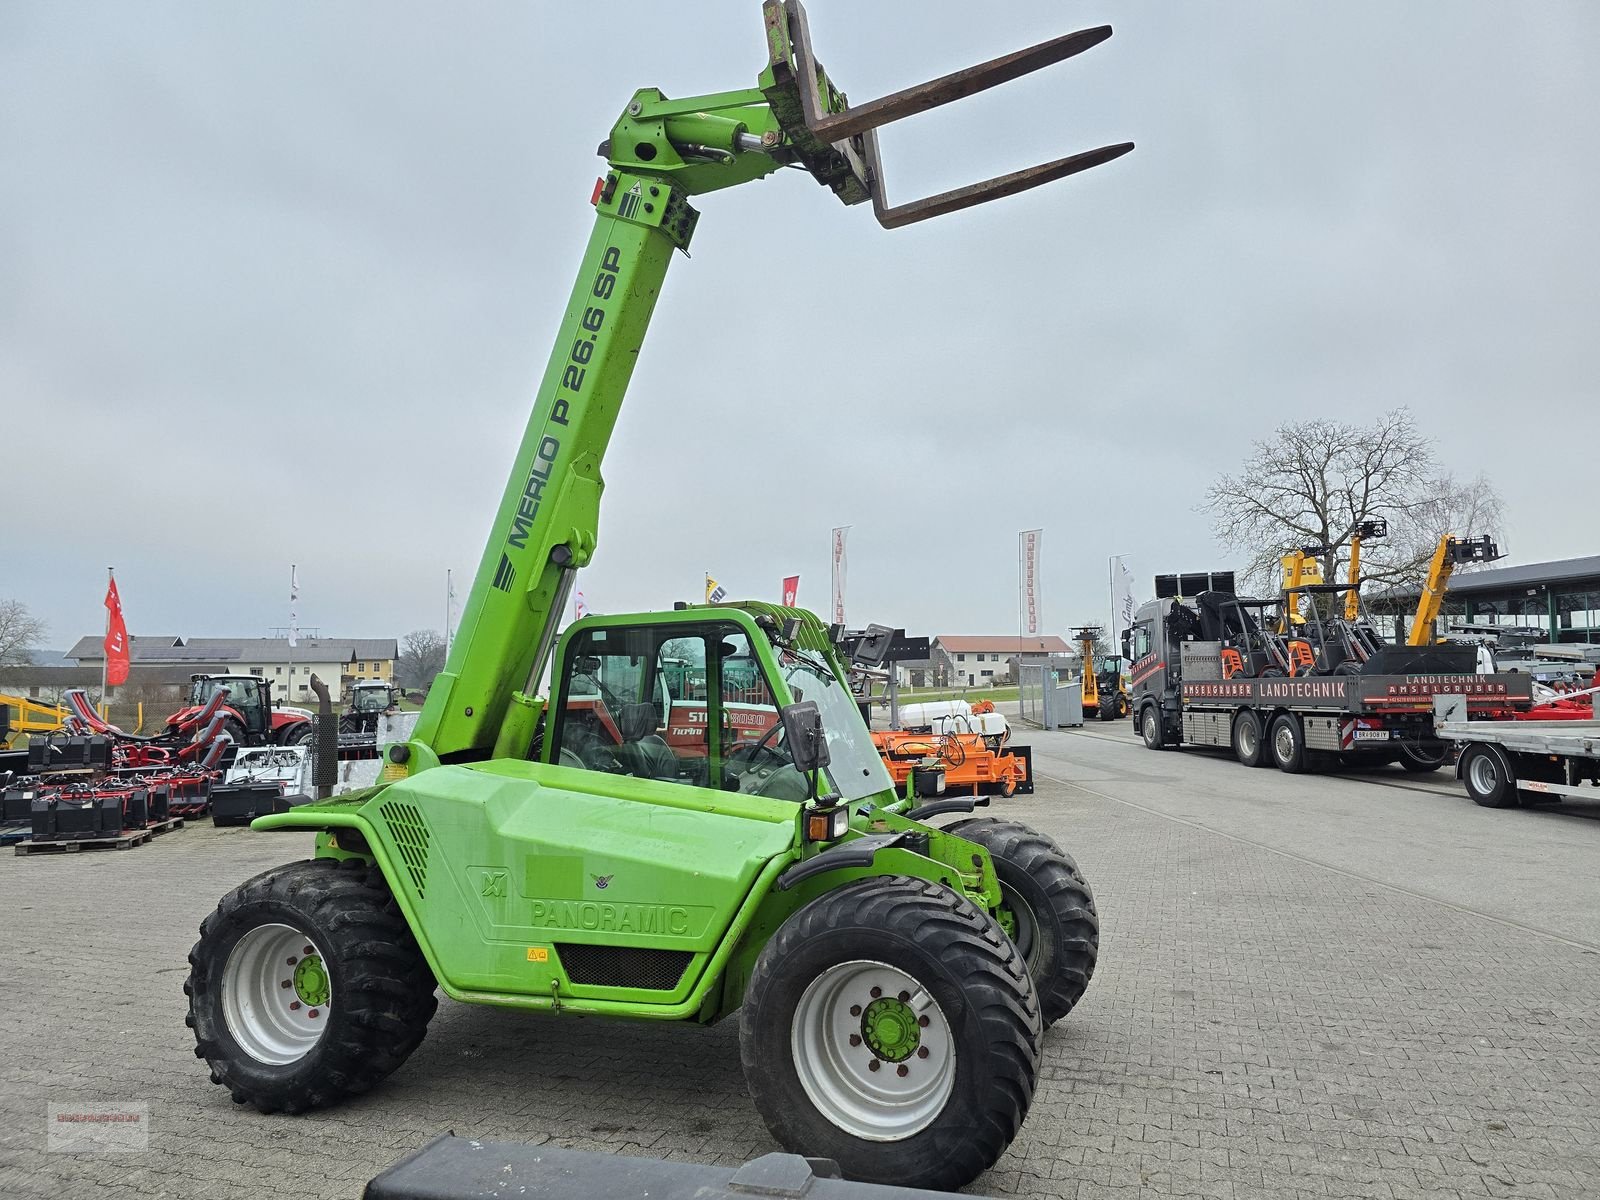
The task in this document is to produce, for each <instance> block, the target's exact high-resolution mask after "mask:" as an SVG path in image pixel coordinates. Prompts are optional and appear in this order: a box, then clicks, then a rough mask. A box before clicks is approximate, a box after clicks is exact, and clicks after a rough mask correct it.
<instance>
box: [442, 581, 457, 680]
mask: <svg viewBox="0 0 1600 1200" xmlns="http://www.w3.org/2000/svg"><path fill="white" fill-rule="evenodd" d="M453 595H455V585H454V584H452V583H451V582H450V568H449V567H446V568H445V569H444V656H445V658H446V659H448V658H449V657H450V597H451V596H453Z"/></svg>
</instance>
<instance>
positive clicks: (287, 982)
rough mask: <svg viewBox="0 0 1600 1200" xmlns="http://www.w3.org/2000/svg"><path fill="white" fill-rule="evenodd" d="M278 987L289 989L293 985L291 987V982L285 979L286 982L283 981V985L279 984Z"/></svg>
mask: <svg viewBox="0 0 1600 1200" xmlns="http://www.w3.org/2000/svg"><path fill="white" fill-rule="evenodd" d="M278 986H279V987H289V986H291V985H290V983H289V981H288V980H287V979H285V980H284V981H283V982H282V983H280V984H279V985H278Z"/></svg>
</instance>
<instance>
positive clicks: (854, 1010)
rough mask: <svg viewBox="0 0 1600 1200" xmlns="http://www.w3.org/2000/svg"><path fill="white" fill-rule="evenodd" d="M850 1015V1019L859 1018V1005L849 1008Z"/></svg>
mask: <svg viewBox="0 0 1600 1200" xmlns="http://www.w3.org/2000/svg"><path fill="white" fill-rule="evenodd" d="M850 1015H851V1016H852V1017H859V1016H860V1015H861V1005H859V1004H852V1005H851V1006H850Z"/></svg>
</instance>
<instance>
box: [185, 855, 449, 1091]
mask: <svg viewBox="0 0 1600 1200" xmlns="http://www.w3.org/2000/svg"><path fill="white" fill-rule="evenodd" d="M307 947H310V952H309V953H308V952H306V948H307ZM189 967H190V970H189V979H188V982H186V983H185V984H184V985H183V990H184V992H185V994H186V995H188V997H189V1016H188V1018H187V1023H188V1025H189V1027H190V1028H191V1029H193V1030H194V1036H195V1051H194V1052H195V1056H196V1057H198V1058H203V1059H205V1060H206V1062H207V1063H209V1064H210V1066H211V1082H213V1083H216V1084H220V1085H221V1086H223V1087H225V1088H227V1089H228V1092H229V1093H230V1094H231V1095H232V1097H233V1099H234V1102H235V1103H237V1104H253V1105H255V1106H256V1108H258V1109H260V1110H261V1111H262V1112H265V1113H271V1112H289V1113H298V1112H304V1111H305V1110H307V1109H311V1108H323V1107H326V1106H327V1105H330V1104H336V1103H338V1102H339V1101H341V1100H343V1099H345V1098H346V1097H347V1096H354V1095H359V1094H360V1093H362V1092H365V1091H368V1090H369V1089H371V1088H372V1087H373V1086H374V1085H375V1084H377V1083H378V1082H380V1081H381V1080H383V1079H384V1078H385V1077H386V1076H388V1075H389V1074H390V1073H391V1072H393V1071H394V1070H396V1069H397V1068H398V1067H399V1066H400V1065H401V1064H402V1063H403V1062H405V1060H406V1058H407V1057H408V1056H409V1055H410V1054H411V1052H412V1051H413V1050H415V1049H416V1048H417V1046H418V1045H419V1044H420V1043H421V1042H422V1039H423V1037H424V1036H425V1035H426V1034H427V1031H428V1021H429V1019H430V1018H431V1017H432V1016H433V1012H434V1009H435V1008H436V1007H437V1005H438V1001H437V1000H436V999H435V997H434V986H435V985H434V978H433V973H432V971H430V970H429V968H428V964H427V962H426V960H425V959H424V958H423V957H422V953H421V951H420V950H418V948H417V944H416V940H415V939H414V938H413V937H412V936H411V930H410V928H409V927H408V926H407V925H406V921H405V918H404V917H403V916H401V914H400V910H399V908H398V906H397V905H396V904H395V902H394V898H393V896H392V895H390V893H389V888H388V885H387V884H386V883H385V882H384V879H383V873H382V872H381V871H379V870H378V869H377V868H376V867H372V866H369V865H368V864H366V863H364V862H361V861H359V860H355V859H351V860H345V861H335V860H332V859H313V860H311V861H309V862H297V863H290V864H288V865H287V866H282V867H274V868H273V869H272V870H270V871H266V872H264V873H262V874H260V875H257V876H256V877H255V878H254V879H251V880H249V881H248V882H246V883H243V884H241V885H240V886H239V887H237V888H235V889H234V890H233V891H231V892H229V893H228V894H227V895H226V896H224V897H223V898H222V902H221V903H220V904H218V905H217V910H216V911H215V912H214V913H212V914H211V915H209V916H208V917H206V919H205V920H204V921H203V922H201V925H200V940H199V941H198V942H196V943H195V946H194V949H193V950H191V951H190V952H189Z"/></svg>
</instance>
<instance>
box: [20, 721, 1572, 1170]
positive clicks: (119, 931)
mask: <svg viewBox="0 0 1600 1200" xmlns="http://www.w3.org/2000/svg"><path fill="white" fill-rule="evenodd" d="M1033 740H1034V741H1035V743H1036V745H1037V747H1038V752H1039V770H1040V771H1041V773H1042V774H1044V775H1046V776H1049V777H1050V779H1047V780H1044V781H1042V782H1041V786H1040V788H1039V791H1038V793H1037V794H1036V795H1034V796H1032V797H1028V798H1016V799H1013V800H1011V801H1005V802H999V803H997V804H996V805H995V809H994V810H992V811H1000V812H1004V813H1006V814H1007V815H1011V816H1016V817H1018V818H1020V819H1023V820H1027V821H1030V822H1032V823H1034V824H1035V825H1037V826H1038V827H1039V828H1041V829H1043V830H1046V831H1047V832H1050V833H1052V834H1053V835H1055V836H1056V837H1057V838H1058V839H1060V840H1061V841H1062V842H1063V843H1065V844H1066V845H1067V846H1068V847H1069V848H1070V849H1071V850H1072V851H1073V852H1074V853H1075V854H1077V855H1078V857H1079V859H1080V861H1081V863H1082V865H1083V867H1084V869H1085V871H1086V872H1087V873H1088V875H1089V877H1090V879H1091V881H1092V882H1093V884H1094V887H1095V889H1096V893H1097V896H1098V899H1099V903H1100V910H1101V915H1102V921H1103V923H1104V938H1103V945H1102V958H1101V966H1100V971H1099V974H1098V975H1097V977H1096V979H1095V981H1094V984H1093V985H1092V987H1091V988H1090V991H1089V994H1088V996H1087V997H1086V998H1085V1000H1084V1002H1083V1003H1082V1005H1080V1007H1079V1008H1078V1010H1077V1011H1076V1012H1074V1013H1073V1014H1072V1015H1071V1016H1070V1017H1068V1018H1067V1019H1066V1020H1065V1021H1064V1022H1062V1023H1061V1024H1060V1025H1058V1026H1057V1027H1056V1028H1055V1030H1053V1031H1052V1033H1051V1034H1050V1036H1049V1038H1048V1039H1047V1050H1046V1059H1045V1065H1044V1070H1043V1075H1042V1078H1041V1080H1040V1086H1039V1091H1038V1095H1037V1098H1036V1100H1035V1103H1034V1107H1033V1111H1032V1115H1031V1116H1030V1117H1029V1119H1028V1122H1027V1124H1026V1126H1025V1127H1024V1129H1023V1132H1022V1135H1021V1136H1020V1137H1019V1138H1018V1140H1017V1141H1016V1142H1015V1143H1014V1145H1013V1146H1012V1148H1011V1150H1010V1152H1009V1153H1008V1154H1007V1155H1006V1156H1005V1157H1004V1158H1003V1159H1002V1161H1001V1162H1000V1164H999V1165H998V1166H997V1167H996V1168H995V1169H994V1170H993V1171H991V1172H990V1173H989V1174H988V1175H987V1176H985V1177H984V1178H983V1179H981V1180H979V1181H978V1182H977V1183H976V1184H975V1185H974V1186H973V1187H972V1188H971V1189H970V1190H971V1191H974V1192H978V1193H986V1194H992V1195H1004V1196H1023V1197H1047V1196H1049V1197H1057V1196H1059V1197H1083V1198H1085V1200H1088V1198H1094V1200H1101V1198H1109V1197H1128V1198H1130V1200H1131V1198H1134V1197H1155V1196H1162V1197H1165V1196H1198V1197H1221V1198H1230V1197H1235V1198H1239V1200H1244V1198H1249V1197H1324V1196H1332V1197H1380V1198H1383V1200H1410V1198H1413V1197H1417V1198H1421V1197H1429V1198H1440V1200H1443V1198H1450V1200H1455V1198H1457V1197H1496V1198H1499V1197H1529V1198H1556V1197H1578V1196H1589V1195H1596V1194H1600V1149H1597V1148H1600V1116H1597V1110H1596V1102H1597V1099H1600V1096H1597V1093H1600V1050H1597V1048H1596V1046H1597V1038H1596V1034H1597V1032H1600V1028H1597V1026H1600V1020H1597V1015H1596V1003H1597V1002H1596V997H1597V996H1600V945H1596V944H1593V943H1595V942H1597V941H1600V939H1597V938H1594V937H1592V936H1590V930H1589V926H1588V925H1585V924H1583V923H1582V922H1576V923H1575V922H1573V921H1568V920H1566V919H1565V917H1564V916H1562V914H1566V913H1582V912H1588V913H1591V914H1592V913H1593V912H1594V911H1595V910H1596V908H1597V906H1596V904H1595V900H1596V894H1597V891H1600V885H1596V884H1595V883H1594V882H1593V878H1592V876H1590V875H1588V874H1585V873H1583V872H1579V871H1576V870H1574V869H1572V862H1573V861H1574V858H1576V859H1577V860H1582V859H1587V861H1588V862H1590V863H1592V862H1593V861H1594V855H1595V851H1596V850H1597V849H1600V821H1596V820H1593V819H1590V818H1592V817H1593V816H1594V815H1595V814H1594V813H1593V812H1592V811H1590V812H1587V813H1586V812H1585V811H1584V810H1582V809H1581V808H1576V809H1574V810H1573V811H1571V812H1556V813H1550V814H1535V813H1525V812H1516V811H1512V812H1505V813H1500V812H1487V811H1485V810H1479V809H1476V808H1475V807H1474V806H1473V805H1471V804H1470V803H1468V802H1467V801H1466V800H1465V799H1464V798H1462V797H1461V796H1460V794H1459V793H1456V792H1454V791H1453V789H1452V788H1451V786H1450V785H1449V782H1448V780H1447V779H1446V780H1443V781H1442V782H1440V783H1437V784H1424V785H1419V786H1415V787H1413V786H1396V784H1397V783H1398V784H1401V785H1409V783H1410V781H1408V780H1406V779H1405V778H1404V777H1402V776H1399V775H1398V774H1393V775H1385V776H1383V777H1381V778H1380V777H1374V778H1373V779H1371V780H1365V781H1363V780H1358V779H1357V780H1352V779H1347V778H1341V779H1328V778H1319V777H1288V776H1282V775H1279V774H1278V773H1276V772H1268V771H1246V770H1245V769H1243V768H1241V767H1238V766H1237V765H1235V764H1233V763H1231V762H1227V761H1224V760H1223V759H1221V758H1218V757H1216V756H1206V755H1199V754H1182V755H1179V754H1168V755H1161V756H1156V755H1151V754H1150V753H1149V752H1147V751H1144V750H1143V749H1142V748H1139V747H1137V746H1136V745H1134V744H1132V743H1131V742H1130V741H1129V740H1128V739H1127V738H1126V737H1124V736H1122V735H1121V733H1120V732H1119V733H1116V734H1113V735H1112V736H1106V735H1105V734H1103V733H1095V732H1091V731H1085V732H1083V733H1061V734H1052V735H1035V737H1034V739H1033ZM1330 812H1331V814H1332V815H1329V814H1330ZM1297 813H1300V814H1303V816H1301V817H1299V818H1297V816H1296V814H1297ZM1486 822H1487V823H1486ZM1386 823H1387V824H1388V826H1389V827H1393V828H1396V829H1401V830H1404V839H1405V840H1404V843H1403V844H1400V845H1396V844H1395V843H1394V839H1393V838H1386V837H1385V833H1384V830H1385V828H1386ZM1308 830H1309V832H1307V831H1308ZM1345 835H1348V836H1345ZM307 849H308V847H307V839H306V838H304V837H302V836H300V835H266V834H253V833H250V832H248V831H244V830H215V829H212V828H211V827H210V826H209V825H194V826H191V827H189V828H187V829H184V830H181V831H178V832H175V833H172V834H169V835H166V836H164V837H161V838H158V839H156V840H155V841H154V842H152V843H151V844H149V845H147V846H144V847H140V848H138V849H135V850H132V851H128V852H101V853H82V854H74V855H69V856H68V855H64V856H51V857H43V856H40V857H28V858H18V857H12V856H11V855H10V854H8V853H4V852H0V913H3V914H4V917H3V925H0V929H3V933H4V943H3V944H4V950H3V951H0V954H3V959H0V964H3V965H0V1001H3V1002H0V1196H4V1197H11V1196H19V1195H20V1196H51V1197H73V1198H75V1197H80V1196H82V1197H99V1196H114V1197H128V1198H132V1197H141V1198H142V1197H161V1196H174V1197H178V1196H182V1197H189V1196H193V1197H207V1198H215V1200H233V1198H238V1200H244V1198H246V1197H249V1198H251V1200H255V1198H258V1197H265V1196H277V1195H283V1196H289V1195H293V1196H296V1197H354V1196H358V1195H359V1194H360V1191H361V1185H362V1183H363V1182H364V1181H365V1180H366V1179H368V1178H369V1177H370V1176H371V1175H372V1174H374V1173H375V1172H376V1171H377V1170H378V1169H380V1168H381V1167H382V1166H384V1165H386V1164H387V1163H389V1162H391V1161H393V1160H394V1159H395V1158H397V1157H399V1156H400V1155H402V1154H404V1153H406V1152H408V1151H410V1150H412V1149H414V1148H415V1147H417V1146H419V1145H421V1144H422V1143H424V1142H425V1141H427V1140H428V1139H430V1138H431V1137H433V1136H434V1135H436V1134H438V1133H440V1132H443V1131H446V1130H453V1131H455V1132H456V1133H458V1134H463V1135H470V1136H474V1137H483V1138H499V1139H510V1140H522V1141H530V1142H549V1143H551V1144H555V1145H560V1146H567V1147H574V1148H580V1149H592V1150H602V1151H608V1152H615V1153H623V1154H638V1155H649V1156H657V1157H668V1158H681V1159H694V1160H699V1161H705V1162H715V1163H723V1164H733V1163H737V1162H740V1161H743V1160H745V1159H747V1158H749V1157H752V1156H755V1155H758V1154H761V1153H764V1152H766V1151H768V1150H771V1149H773V1148H774V1147H773V1144H772V1142H771V1140H770V1138H769V1137H768V1136H767V1134H766V1131H765V1129H764V1127H763V1126H762V1124H761V1122H760V1120H759V1119H758V1118H757V1116H756V1115H755V1112H754V1110H753V1109H752V1107H751V1105H750V1103H749V1101H748V1099H747V1098H746V1095H745V1089H744V1082H743V1079H742V1077H741V1073H740V1068H739V1060H738V1047H737V1036H736V1035H737V1030H736V1028H735V1026H734V1024H733V1023H731V1022H730V1023H727V1024H725V1025H724V1026H721V1027H718V1028H713V1029H702V1028H698V1027H693V1026H655V1025H623V1024H615V1023H607V1022H599V1021H590V1020H581V1019H576V1018H565V1019H560V1020H550V1019H539V1018H529V1017H522V1016H519V1015H517V1014H515V1013H508V1012H503V1011H496V1010H491V1009H478V1008H469V1007H466V1006H462V1005H457V1004H453V1003H450V1002H448V1001H446V1002H442V1004H441V1007H440V1011H439V1014H438V1016H437V1017H436V1018H435V1020H434V1023H433V1027H432V1030H431V1031H430V1033H429V1036H428V1039H427V1041H426V1042H424V1043H423V1045H422V1047H421V1049H420V1050H418V1052H417V1053H416V1054H415V1055H413V1056H412V1058H411V1060H410V1061H409V1062H408V1063H407V1064H406V1066H405V1067H403V1068H402V1069H401V1070H400V1071H399V1072H397V1073H396V1074H395V1075H394V1076H392V1077H391V1078H390V1080H389V1081H388V1082H387V1083H386V1084H384V1085H382V1086H381V1087H379V1088H378V1089H377V1090H376V1091H375V1092H373V1093H371V1094H369V1095H367V1096H365V1097H363V1098H361V1099H359V1100H357V1101H354V1102H352V1103H349V1104H345V1105H343V1106H341V1107H339V1108H337V1109H334V1110H331V1111H327V1112H321V1113H315V1114H311V1115H308V1116H302V1117H264V1116H261V1115H259V1114H257V1113H255V1112H254V1110H246V1109H241V1108H238V1107H235V1106H234V1105H233V1104H232V1103H231V1102H230V1101H229V1099H228V1097H227V1096H226V1094H225V1093H223V1091H222V1090H221V1089H220V1088H217V1087H214V1086H212V1085H211V1084H210V1083H209V1082H208V1080H207V1076H206V1071H205V1068H204V1067H203V1065H202V1064H200V1063H199V1062H198V1060H196V1059H195V1058H194V1056H193V1052H192V1049H191V1047H192V1042H191V1040H190V1036H189V1033H188V1031H187V1030H186V1029H185V1027H184V1024H183V1012H184V1008H183V997H182V994H181V990H180V988H181V984H182V981H183V978H184V973H185V960H184V956H185V954H186V952H187V950H188V948H189V945H190V944H191V942H192V940H193V937H194V932H195V928H196V926H197V924H198V922H199V920H200V918H201V916H202V915H203V914H204V913H205V912H206V911H207V910H208V909H209V908H210V907H211V906H212V905H213V904H214V903H215V902H216V899H217V897H219V896H220V895H221V894H222V893H223V892H225V891H226V890H227V889H229V888H230V887H232V886H234V885H235V884H237V883H239V882H240V881H242V880H243V879H245V878H246V877H248V876H249V875H251V874H254V873H255V872H256V871H259V870H261V869H263V868H265V867H267V866H271V865H273V864H275V863H278V862H281V861H286V860H288V859H292V858H294V857H297V856H299V855H301V854H303V853H305V852H306V851H307ZM1541 861H1543V862H1546V863H1548V866H1549V871H1548V875H1549V878H1548V881H1547V883H1546V890H1547V893H1548V895H1547V901H1548V903H1547V905H1546V906H1545V908H1544V909H1543V910H1542V911H1543V912H1545V913H1548V914H1553V919H1544V918H1542V917H1541V915H1540V914H1541V910H1540V909H1539V907H1538V906H1537V904H1536V902H1534V901H1532V900H1530V898H1529V897H1530V894H1531V892H1530V888H1531V883H1530V881H1536V880H1537V879H1538V878H1539V872H1540V870H1541V866H1540V864H1541ZM123 1101H146V1102H148V1104H149V1107H150V1148H149V1150H148V1151H145V1152H143V1153H134V1154H118V1155H110V1154H103V1155H64V1154H47V1153H45V1152H44V1150H43V1146H44V1129H45V1106H46V1105H47V1104H48V1103H52V1102H54V1103H65V1104H78V1105H93V1104H99V1103H110V1102H123Z"/></svg>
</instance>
